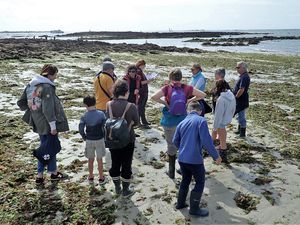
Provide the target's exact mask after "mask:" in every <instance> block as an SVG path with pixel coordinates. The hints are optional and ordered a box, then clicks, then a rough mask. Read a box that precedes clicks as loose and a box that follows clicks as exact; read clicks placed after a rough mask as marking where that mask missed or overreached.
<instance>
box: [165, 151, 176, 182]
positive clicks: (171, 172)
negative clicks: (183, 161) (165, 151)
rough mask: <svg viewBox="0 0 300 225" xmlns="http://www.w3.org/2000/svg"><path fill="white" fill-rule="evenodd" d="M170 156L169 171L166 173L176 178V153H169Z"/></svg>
mask: <svg viewBox="0 0 300 225" xmlns="http://www.w3.org/2000/svg"><path fill="white" fill-rule="evenodd" d="M168 156H169V171H167V172H166V174H167V175H168V176H169V177H170V178H171V179H175V161H176V155H168Z"/></svg>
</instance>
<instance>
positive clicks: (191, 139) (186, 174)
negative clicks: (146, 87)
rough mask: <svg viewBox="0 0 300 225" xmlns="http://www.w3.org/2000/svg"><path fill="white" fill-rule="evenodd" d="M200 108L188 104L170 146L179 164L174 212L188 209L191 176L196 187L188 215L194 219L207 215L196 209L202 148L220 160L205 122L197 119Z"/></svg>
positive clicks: (201, 179) (201, 177)
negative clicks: (176, 155) (179, 180)
mask: <svg viewBox="0 0 300 225" xmlns="http://www.w3.org/2000/svg"><path fill="white" fill-rule="evenodd" d="M201 107H203V106H201V105H200V104H199V103H198V102H191V103H189V104H188V108H187V110H188V115H187V117H186V118H185V119H184V120H183V121H182V122H181V123H179V125H178V126H177V128H176V131H175V134H174V137H173V143H174V145H175V146H176V147H177V148H178V149H179V154H178V162H179V164H180V169H181V172H182V181H181V184H180V189H179V193H178V199H177V205H176V209H182V208H185V207H186V206H187V205H186V204H185V200H186V196H187V194H188V191H189V185H190V183H191V180H192V176H193V177H194V179H195V181H196V184H195V187H194V189H193V190H192V191H191V195H190V210H189V214H190V215H193V216H197V217H199V216H200V217H203V216H208V210H206V209H200V207H199V203H200V199H201V196H202V192H203V189H204V183H205V168H204V164H203V158H202V147H204V148H205V149H207V151H208V153H209V154H210V155H211V156H212V157H213V159H214V160H215V162H216V163H217V164H220V163H221V158H220V156H219V154H218V152H217V151H216V149H215V147H214V145H213V141H212V139H211V137H210V134H209V131H208V127H207V122H206V120H205V118H203V117H201V116H200V115H201V112H202V110H203V108H201Z"/></svg>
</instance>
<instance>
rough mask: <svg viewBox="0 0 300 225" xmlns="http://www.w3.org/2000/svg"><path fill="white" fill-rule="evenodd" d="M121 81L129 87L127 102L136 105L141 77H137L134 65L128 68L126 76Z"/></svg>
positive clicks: (138, 98)
mask: <svg viewBox="0 0 300 225" xmlns="http://www.w3.org/2000/svg"><path fill="white" fill-rule="evenodd" d="M123 80H126V81H127V84H128V87H129V97H128V102H131V103H134V104H136V105H138V104H139V100H140V93H139V92H140V86H141V77H140V76H139V75H137V67H136V66H135V65H130V66H128V68H127V72H126V75H125V76H124V77H123Z"/></svg>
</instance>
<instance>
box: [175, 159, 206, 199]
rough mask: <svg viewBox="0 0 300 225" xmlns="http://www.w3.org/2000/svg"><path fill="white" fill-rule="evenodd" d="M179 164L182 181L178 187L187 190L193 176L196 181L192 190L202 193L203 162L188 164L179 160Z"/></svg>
mask: <svg viewBox="0 0 300 225" xmlns="http://www.w3.org/2000/svg"><path fill="white" fill-rule="evenodd" d="M179 165H180V169H181V173H182V181H181V183H180V189H181V190H188V189H189V186H190V183H191V180H192V176H193V177H194V179H195V181H196V184H195V187H194V189H193V191H195V192H199V193H201V194H202V192H203V189H204V183H205V168H204V164H188V163H182V162H179Z"/></svg>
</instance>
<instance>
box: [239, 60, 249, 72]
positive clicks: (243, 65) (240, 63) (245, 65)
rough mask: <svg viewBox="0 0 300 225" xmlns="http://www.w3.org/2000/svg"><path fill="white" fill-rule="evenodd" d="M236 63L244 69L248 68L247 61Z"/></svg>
mask: <svg viewBox="0 0 300 225" xmlns="http://www.w3.org/2000/svg"><path fill="white" fill-rule="evenodd" d="M237 65H238V66H241V67H243V68H244V69H245V70H247V69H248V65H247V63H245V62H244V61H240V62H238V63H237Z"/></svg>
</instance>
